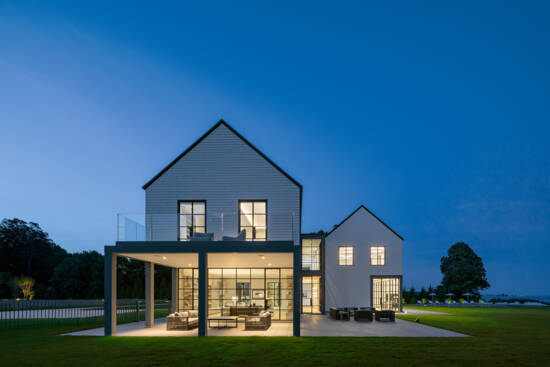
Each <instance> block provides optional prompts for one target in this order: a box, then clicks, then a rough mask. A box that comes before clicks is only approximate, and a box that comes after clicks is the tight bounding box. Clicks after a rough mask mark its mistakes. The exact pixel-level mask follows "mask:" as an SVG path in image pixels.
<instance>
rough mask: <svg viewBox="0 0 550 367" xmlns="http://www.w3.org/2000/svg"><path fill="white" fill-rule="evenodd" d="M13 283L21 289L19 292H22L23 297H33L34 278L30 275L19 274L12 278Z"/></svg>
mask: <svg viewBox="0 0 550 367" xmlns="http://www.w3.org/2000/svg"><path fill="white" fill-rule="evenodd" d="M14 283H15V285H16V286H17V288H19V290H21V293H23V298H24V299H33V297H34V291H33V290H32V287H34V283H35V281H34V279H33V278H31V277H26V276H21V277H16V278H15V279H14Z"/></svg>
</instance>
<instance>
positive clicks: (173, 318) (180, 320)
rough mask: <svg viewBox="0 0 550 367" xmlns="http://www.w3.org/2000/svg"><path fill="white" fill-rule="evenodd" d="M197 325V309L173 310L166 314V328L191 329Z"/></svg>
mask: <svg viewBox="0 0 550 367" xmlns="http://www.w3.org/2000/svg"><path fill="white" fill-rule="evenodd" d="M198 326H199V311H184V312H175V313H172V314H170V315H168V316H166V330H191V329H194V328H196V327H198Z"/></svg>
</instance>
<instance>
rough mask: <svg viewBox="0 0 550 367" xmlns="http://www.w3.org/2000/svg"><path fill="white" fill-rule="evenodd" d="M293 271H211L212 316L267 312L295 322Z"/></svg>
mask: <svg viewBox="0 0 550 367" xmlns="http://www.w3.org/2000/svg"><path fill="white" fill-rule="evenodd" d="M292 282H293V270H292V268H276V269H272V268H267V269H266V268H209V269H208V315H209V316H245V315H247V314H257V313H259V312H260V311H261V310H265V309H267V310H268V311H270V312H271V317H272V319H273V320H292V316H293V307H292V305H293V303H292V295H293V283H292Z"/></svg>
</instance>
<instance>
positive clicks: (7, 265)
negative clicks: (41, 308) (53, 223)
mask: <svg viewBox="0 0 550 367" xmlns="http://www.w3.org/2000/svg"><path fill="white" fill-rule="evenodd" d="M103 266H104V259H103V255H102V254H100V253H98V252H97V251H83V252H78V253H73V254H69V253H67V251H66V250H65V249H63V248H62V247H61V246H59V245H57V244H56V243H55V242H54V241H53V240H52V239H51V238H50V237H49V236H48V234H47V233H46V232H44V231H43V230H42V229H41V228H40V226H39V225H38V224H37V223H33V222H28V223H27V222H25V221H23V220H20V219H17V218H14V219H4V220H2V222H0V299H3V298H18V297H23V292H22V290H21V289H20V288H19V287H18V285H17V283H18V280H19V279H21V278H32V279H33V280H34V287H33V292H32V295H33V297H34V298H40V299H54V298H56V299H67V298H72V299H101V298H103ZM117 268H118V269H117V270H118V271H117V280H118V283H117V284H118V287H117V291H118V298H144V294H145V268H144V264H143V262H141V261H136V260H130V259H126V258H119V259H118V267H117ZM170 282H171V270H170V268H167V267H163V266H155V297H156V298H166V299H168V298H170Z"/></svg>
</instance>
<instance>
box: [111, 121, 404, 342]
mask: <svg viewBox="0 0 550 367" xmlns="http://www.w3.org/2000/svg"><path fill="white" fill-rule="evenodd" d="M143 189H144V190H145V213H144V214H142V215H119V217H118V240H117V243H116V245H115V246H105V314H106V317H105V335H116V312H117V310H116V298H117V297H116V264H117V257H128V258H133V259H137V260H141V261H144V262H145V264H146V297H145V298H146V326H147V327H152V326H153V324H154V287H153V284H154V266H155V265H163V266H168V267H171V268H172V309H173V310H176V311H187V310H197V311H198V335H207V333H208V329H209V326H208V320H209V319H215V318H222V317H226V316H230V317H243V316H246V315H251V314H257V313H258V312H259V311H262V310H268V311H270V315H271V319H272V320H273V322H287V323H289V322H291V323H292V334H293V335H295V336H299V335H300V314H302V313H311V314H321V313H324V312H325V310H327V311H328V309H329V307H344V306H346V307H359V306H372V307H375V308H378V309H393V310H396V311H400V310H401V281H402V241H403V238H402V237H401V236H399V235H398V234H397V233H396V232H395V231H394V230H392V229H391V228H390V227H389V226H388V225H387V224H385V223H384V222H382V221H381V220H380V219H379V218H378V217H376V216H375V215H374V214H373V213H372V212H371V211H369V210H368V209H367V208H366V207H364V206H362V205H361V206H360V207H359V208H358V209H357V210H355V211H354V212H353V213H351V214H350V215H349V216H348V217H347V218H346V219H344V220H343V221H342V222H341V223H340V224H339V225H337V226H335V227H334V228H333V229H332V230H331V231H330V232H328V233H324V232H321V233H312V234H302V233H301V224H302V185H300V184H299V183H298V182H297V181H296V180H295V179H293V178H292V177H291V176H290V175H288V174H287V173H286V172H284V171H283V170H282V169H281V168H280V167H279V166H277V165H276V164H275V163H274V162H273V161H271V160H270V159H269V158H268V157H267V156H266V155H265V154H263V153H262V152H260V151H259V150H258V149H257V148H256V147H254V146H253V145H252V144H251V143H250V142H248V140H246V139H245V138H244V137H243V136H241V135H240V134H239V133H238V132H237V131H235V130H234V129H233V128H232V127H231V126H230V125H229V124H227V123H226V122H225V121H223V120H220V121H219V122H218V123H217V124H216V125H214V126H213V127H212V128H211V129H210V130H208V131H207V132H206V133H205V134H204V135H203V136H202V137H201V138H199V139H198V140H197V141H196V142H195V143H194V144H192V145H191V146H190V147H189V148H188V149H187V150H185V151H184V152H183V153H181V154H180V155H179V156H178V157H177V158H176V159H175V160H174V161H172V162H171V163H170V164H168V166H166V167H165V168H164V169H162V170H161V171H160V172H159V173H158V174H157V175H156V176H155V177H153V178H152V179H151V180H150V181H149V182H147V183H146V184H145V185H144V186H143Z"/></svg>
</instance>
